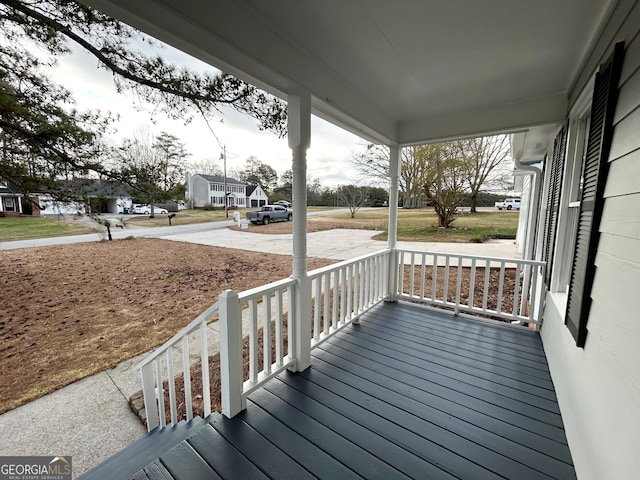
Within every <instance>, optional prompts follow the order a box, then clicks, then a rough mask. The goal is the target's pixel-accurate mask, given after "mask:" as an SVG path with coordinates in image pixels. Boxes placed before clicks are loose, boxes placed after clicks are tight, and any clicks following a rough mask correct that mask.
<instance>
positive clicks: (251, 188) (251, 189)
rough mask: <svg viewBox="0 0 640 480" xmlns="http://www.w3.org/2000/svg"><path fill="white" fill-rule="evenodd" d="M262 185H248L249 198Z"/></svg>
mask: <svg viewBox="0 0 640 480" xmlns="http://www.w3.org/2000/svg"><path fill="white" fill-rule="evenodd" d="M259 186H260V185H247V197H250V196H251V194H252V193H253V192H255V191H256V189H257V188H258V187H259Z"/></svg>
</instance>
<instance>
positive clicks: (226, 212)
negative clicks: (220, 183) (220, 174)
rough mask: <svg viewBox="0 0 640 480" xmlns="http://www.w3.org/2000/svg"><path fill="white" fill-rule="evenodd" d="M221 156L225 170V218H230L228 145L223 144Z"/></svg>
mask: <svg viewBox="0 0 640 480" xmlns="http://www.w3.org/2000/svg"><path fill="white" fill-rule="evenodd" d="M220 158H221V159H222V161H223V171H224V187H223V188H224V216H225V218H229V208H228V207H229V205H228V202H229V197H227V195H228V194H227V146H226V145H223V146H222V153H221V154H220Z"/></svg>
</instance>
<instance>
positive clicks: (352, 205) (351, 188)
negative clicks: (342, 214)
mask: <svg viewBox="0 0 640 480" xmlns="http://www.w3.org/2000/svg"><path fill="white" fill-rule="evenodd" d="M338 198H339V199H340V200H342V202H344V204H345V205H346V206H347V208H348V209H349V212H351V218H355V216H356V212H357V211H358V210H360V208H361V207H362V206H363V205H364V204H365V203H366V202H367V200H368V198H369V188H368V187H359V186H357V185H342V186H340V187H338Z"/></svg>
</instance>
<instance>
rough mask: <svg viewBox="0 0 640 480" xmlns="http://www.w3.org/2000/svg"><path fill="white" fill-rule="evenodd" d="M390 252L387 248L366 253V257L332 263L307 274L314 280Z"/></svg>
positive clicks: (361, 256)
mask: <svg viewBox="0 0 640 480" xmlns="http://www.w3.org/2000/svg"><path fill="white" fill-rule="evenodd" d="M389 252H391V250H389V249H388V248H386V249H383V250H378V251H376V252H372V253H366V254H364V255H360V256H359V257H355V258H350V259H349V260H343V261H342V262H338V263H332V264H331V265H327V266H325V267H320V268H316V269H315V270H311V271H310V272H307V276H308V277H309V278H311V279H314V278H316V277H319V276H320V275H322V274H324V273H327V272H331V271H333V270H337V269H339V268H342V267H345V266H347V265H351V264H354V263H358V262H360V261H362V260H366V259H367V258H371V257H377V256H379V255H384V254H385V253H389Z"/></svg>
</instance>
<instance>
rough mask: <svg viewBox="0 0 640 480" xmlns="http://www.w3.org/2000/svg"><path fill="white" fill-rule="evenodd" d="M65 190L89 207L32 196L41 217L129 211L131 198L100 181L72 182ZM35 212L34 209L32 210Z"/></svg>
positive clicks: (79, 203) (49, 197)
mask: <svg viewBox="0 0 640 480" xmlns="http://www.w3.org/2000/svg"><path fill="white" fill-rule="evenodd" d="M66 188H67V189H68V190H69V193H70V195H73V196H74V197H75V198H86V199H87V200H88V201H89V205H86V204H85V203H84V202H81V201H64V200H57V199H55V198H53V197H52V196H51V195H50V194H48V193H39V194H34V195H33V198H34V202H35V204H36V205H37V207H38V208H39V212H40V214H41V215H61V214H62V215H75V214H86V213H124V211H125V209H126V210H130V208H131V205H132V198H131V196H130V195H129V194H128V193H127V192H126V191H125V190H124V189H123V188H122V187H119V186H116V185H113V184H111V183H109V182H104V181H100V180H85V179H82V180H74V181H71V182H67V184H66ZM34 212H35V209H34Z"/></svg>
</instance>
